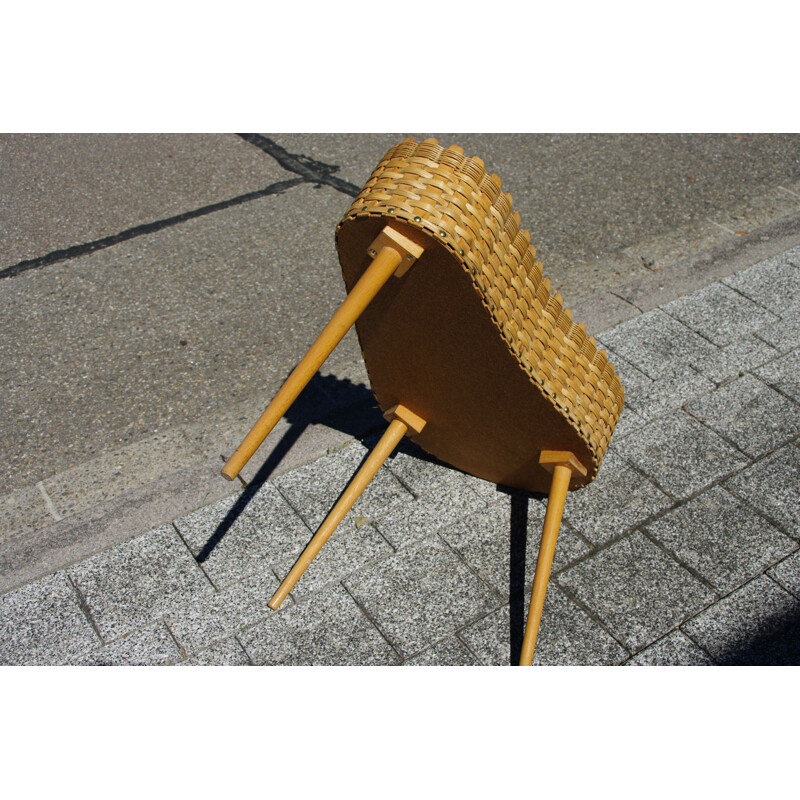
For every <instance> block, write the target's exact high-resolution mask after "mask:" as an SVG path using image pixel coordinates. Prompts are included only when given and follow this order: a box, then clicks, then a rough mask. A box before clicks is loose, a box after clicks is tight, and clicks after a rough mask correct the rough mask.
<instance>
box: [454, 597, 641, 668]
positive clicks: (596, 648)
mask: <svg viewBox="0 0 800 800" xmlns="http://www.w3.org/2000/svg"><path fill="white" fill-rule="evenodd" d="M520 616H521V621H522V615H520ZM458 635H459V637H460V638H461V639H463V640H464V642H465V643H466V644H467V646H468V647H469V648H470V649H471V650H472V651H473V652H474V653H476V655H477V656H478V657H479V658H480V659H481V661H482V662H483V663H484V664H488V665H493V666H509V665H512V666H516V665H517V664H518V663H519V650H520V648H521V647H522V637H523V636H524V622H523V624H522V626H521V627H520V630H519V635H518V637H517V638H518V641H517V642H516V645H515V649H514V652H513V654H512V652H511V608H510V606H509V605H505V606H503V607H502V608H500V609H498V610H497V611H493V612H492V613H491V614H488V615H487V616H485V617H484V618H483V619H480V620H478V621H477V622H475V623H473V624H472V625H469V626H468V627H466V628H464V629H463V630H461V631H459V634H458ZM627 657H628V653H627V652H626V651H625V650H624V649H623V648H622V647H621V646H620V644H619V642H617V641H616V640H615V639H614V638H613V637H611V636H609V635H608V633H606V631H604V630H603V629H602V627H601V626H600V625H598V624H597V622H595V621H594V620H593V619H591V617H589V616H588V615H587V614H586V613H585V612H584V611H583V610H582V609H580V608H578V606H576V605H575V603H573V602H572V601H571V600H569V598H567V597H566V596H565V595H564V593H563V592H562V591H561V590H560V589H559V588H558V586H556V585H555V584H551V585H550V586H549V587H548V589H547V596H546V597H545V601H544V610H543V612H542V622H541V624H540V626H539V635H538V638H537V641H536V650H535V652H534V655H533V664H534V666H559V665H566V664H569V665H589V664H593V665H608V664H618V663H620V662H621V661H623V660H624V659H625V658H627Z"/></svg>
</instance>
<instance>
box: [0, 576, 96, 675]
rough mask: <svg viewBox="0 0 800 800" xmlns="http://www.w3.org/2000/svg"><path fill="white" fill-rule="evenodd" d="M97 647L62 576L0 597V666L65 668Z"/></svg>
mask: <svg viewBox="0 0 800 800" xmlns="http://www.w3.org/2000/svg"><path fill="white" fill-rule="evenodd" d="M98 644H100V640H99V638H98V636H97V634H96V633H95V631H94V629H93V628H92V625H91V623H90V622H89V620H88V619H87V617H86V614H84V612H83V610H82V609H81V606H80V602H79V599H78V595H77V594H76V593H75V589H74V588H73V586H72V584H71V583H70V581H69V579H68V577H67V576H66V574H65V573H63V572H57V573H55V574H54V575H48V576H47V577H46V578H42V579H40V580H38V581H34V582H33V583H29V584H27V585H26V586H23V587H21V588H19V589H16V590H15V591H13V592H9V593H8V594H5V595H3V596H2V597H0V664H16V665H58V664H66V663H68V662H69V660H70V659H71V658H73V657H74V656H76V655H77V654H79V653H80V652H82V651H84V650H87V649H89V648H92V647H95V646H97V645H98Z"/></svg>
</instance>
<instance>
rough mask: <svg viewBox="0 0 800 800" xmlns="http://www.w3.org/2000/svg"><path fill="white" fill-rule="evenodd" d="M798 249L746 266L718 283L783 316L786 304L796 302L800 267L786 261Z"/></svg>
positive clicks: (795, 303) (798, 290) (799, 300)
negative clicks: (747, 267)
mask: <svg viewBox="0 0 800 800" xmlns="http://www.w3.org/2000/svg"><path fill="white" fill-rule="evenodd" d="M797 252H798V248H795V249H794V250H790V251H789V252H788V253H784V254H781V255H780V256H775V257H773V258H768V259H767V260H766V261H762V262H761V263H760V264H756V265H755V266H753V267H750V268H749V269H745V270H742V271H741V272H737V273H736V274H735V275H729V276H728V277H726V278H723V279H722V282H723V283H724V284H726V285H728V286H730V287H731V288H732V289H736V291H737V292H741V293H742V294H743V295H745V297H749V298H750V299H751V300H754V301H755V302H756V303H758V304H759V305H761V306H763V307H764V308H766V309H768V310H769V311H772V312H773V313H775V314H777V315H778V316H783V313H784V309H785V308H786V307H787V306H789V305H800V269H798V268H797V267H796V266H793V265H792V264H791V263H790V260H791V258H792V257H793V256H794V257H796V255H797Z"/></svg>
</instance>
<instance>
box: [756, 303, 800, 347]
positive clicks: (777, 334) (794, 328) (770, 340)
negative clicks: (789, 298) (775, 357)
mask: <svg viewBox="0 0 800 800" xmlns="http://www.w3.org/2000/svg"><path fill="white" fill-rule="evenodd" d="M755 335H756V336H757V337H758V338H759V339H763V340H764V341H765V342H766V343H767V344H769V345H770V346H772V347H774V348H775V349H776V350H778V351H779V352H781V353H788V352H789V351H790V350H794V349H795V348H796V347H797V342H798V341H800V303H795V304H794V305H791V306H787V307H784V308H783V310H782V317H781V321H780V324H779V325H772V326H770V327H766V328H762V329H761V330H759V331H756V333H755Z"/></svg>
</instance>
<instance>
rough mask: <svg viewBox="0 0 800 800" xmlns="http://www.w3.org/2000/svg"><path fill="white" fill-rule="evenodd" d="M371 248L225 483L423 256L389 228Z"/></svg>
mask: <svg viewBox="0 0 800 800" xmlns="http://www.w3.org/2000/svg"><path fill="white" fill-rule="evenodd" d="M373 245H374V247H379V248H380V249H379V250H374V249H372V248H371V250H370V253H371V254H373V253H374V255H375V257H374V259H373V261H372V263H371V264H370V265H369V267H368V268H367V270H366V271H365V272H364V274H363V275H362V276H361V278H360V279H359V281H358V283H356V285H355V286H354V287H353V289H352V291H351V292H350V294H348V295H347V298H346V299H345V301H344V302H343V303H342V305H341V306H339V308H338V309H337V311H336V313H335V314H334V315H333V317H332V318H331V321H330V322H329V323H328V324H327V325H326V326H325V328H324V329H323V331H322V333H320V335H319V336H318V337H317V340H316V341H315V342H314V344H312V345H311V348H310V349H309V351H308V352H307V353H306V354H305V356H303V358H302V360H301V361H300V363H299V364H298V365H297V366H296V367H295V368H294V370H293V371H292V373H291V375H289V377H288V378H287V379H286V382H285V383H284V384H283V386H282V387H281V388H280V391H279V392H278V393H277V394H276V395H275V397H274V399H273V400H272V402H271V403H270V404H269V405H268V406H267V408H266V410H265V411H264V413H263V414H262V415H261V416H260V417H259V419H258V421H257V422H256V424H255V425H253V427H252V429H251V430H250V432H249V433H248V434H247V436H245V438H244V440H243V441H242V443H241V444H240V445H239V447H238V448H237V449H236V452H235V453H234V454H233V455H232V456H231V457H230V458H229V459H228V462H227V463H226V464H225V466H224V467H223V468H222V475H223V476H224V477H225V478H227V479H228V480H231V481H232V480H233V479H234V478H235V477H236V476H237V475H238V474H239V472H240V471H241V469H242V467H244V465H245V464H246V463H247V462H248V461H249V460H250V458H251V457H252V455H253V453H255V451H256V450H258V448H259V447H260V446H261V443H262V442H263V441H264V439H266V438H267V436H268V435H269V433H270V431H272V429H273V428H274V427H275V425H276V424H277V423H278V420H280V418H281V417H282V416H283V415H284V414H285V413H286V411H287V410H288V409H289V406H291V405H292V403H294V401H295V400H296V399H297V397H298V395H299V394H300V392H302V391H303V389H304V388H305V387H306V385H307V384H308V382H309V381H310V380H311V378H313V377H314V375H315V374H316V372H317V370H318V369H319V368H320V367H321V366H322V364H323V363H324V362H325V360H326V359H327V358H328V356H329V355H330V354H331V353H332V352H333V349H334V348H335V347H336V345H337V344H339V342H340V341H341V340H342V338H343V337H344V335H345V334H346V333H347V331H349V330H350V328H351V327H352V326H353V324H354V323H355V321H356V320H357V319H358V318H359V317H360V316H361V313H362V312H363V311H364V309H365V308H366V307H367V306H368V305H369V304H370V302H371V301H372V300H373V298H374V297H375V295H376V294H378V292H379V291H380V290H381V287H382V286H383V285H384V284H385V283H386V281H387V280H389V278H390V277H391V276H392V274H395V273H398V274H403V273H404V272H405V271H406V269H407V268H408V265H409V264H412V263H413V262H414V261H415V260H416V259H417V258H419V256H420V255H421V254H422V248H421V247H420V246H418V245H416V244H414V243H413V242H411V241H410V240H408V239H406V238H405V237H404V236H402V235H401V234H399V233H398V232H397V231H395V230H393V229H392V228H391V227H389V226H387V228H384V230H383V231H382V232H381V234H380V235H379V236H378V238H377V239H376V240H375V242H374V243H373Z"/></svg>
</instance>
